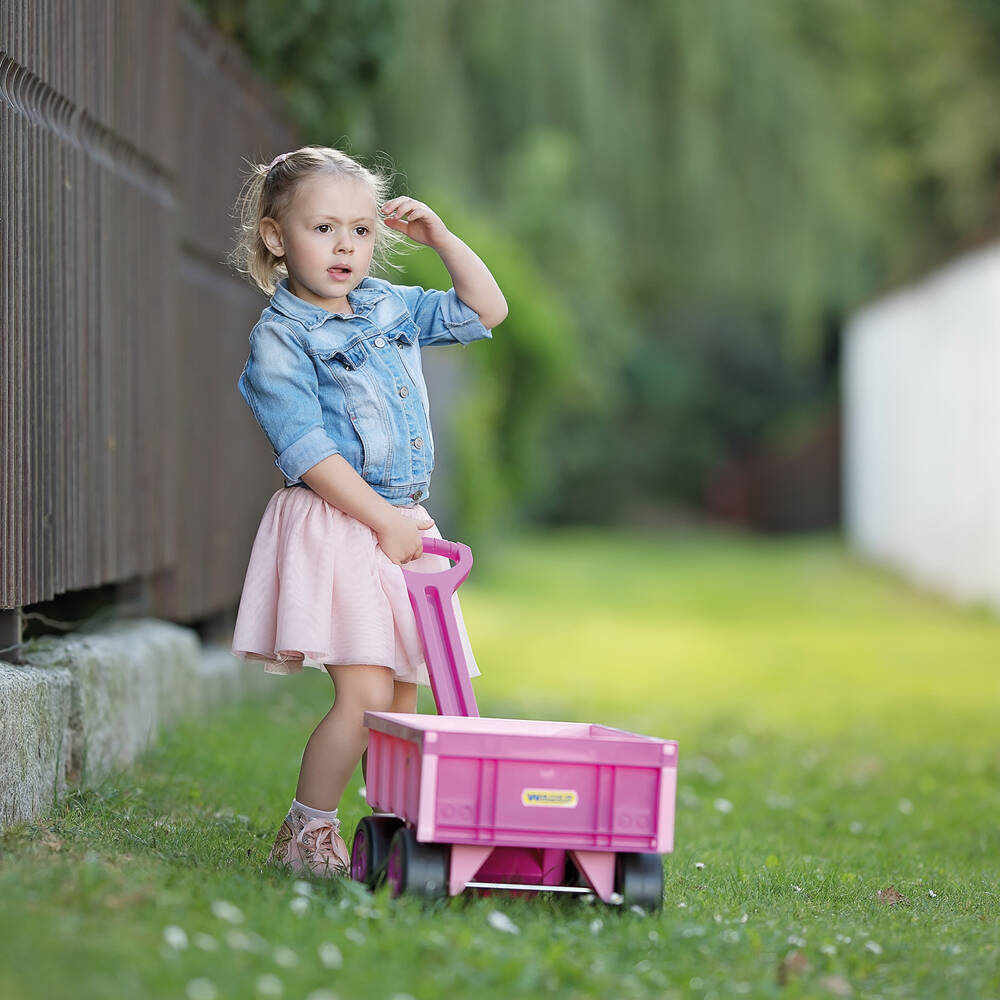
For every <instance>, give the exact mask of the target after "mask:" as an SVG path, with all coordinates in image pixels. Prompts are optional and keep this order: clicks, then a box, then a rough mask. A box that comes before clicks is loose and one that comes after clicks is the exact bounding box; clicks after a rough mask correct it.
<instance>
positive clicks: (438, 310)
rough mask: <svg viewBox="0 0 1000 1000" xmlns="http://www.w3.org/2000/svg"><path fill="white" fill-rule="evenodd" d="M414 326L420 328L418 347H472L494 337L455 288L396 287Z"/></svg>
mask: <svg viewBox="0 0 1000 1000" xmlns="http://www.w3.org/2000/svg"><path fill="white" fill-rule="evenodd" d="M395 287H396V291H397V292H399V293H400V294H401V295H402V297H403V301H404V302H406V307H407V308H408V309H409V310H410V314H411V315H412V316H413V319H414V322H416V324H417V326H418V327H419V328H420V343H421V345H433V344H471V343H472V342H473V341H474V340H489V339H490V338H492V336H493V334H492V333H491V332H490V331H489V330H488V329H486V327H485V326H483V322H482V320H481V319H480V318H479V313H477V312H476V310H475V309H473V308H472V307H471V306H469V305H466V304H465V303H464V302H463V301H462V300H461V299H460V298H459V297H458V293H457V292H456V291H455V289H454V288H449V289H448V291H447V292H442V291H441V290H440V289H437V288H421V287H420V286H419V285H396V286H395Z"/></svg>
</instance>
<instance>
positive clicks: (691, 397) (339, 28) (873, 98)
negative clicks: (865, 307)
mask: <svg viewBox="0 0 1000 1000" xmlns="http://www.w3.org/2000/svg"><path fill="white" fill-rule="evenodd" d="M199 3H200V5H201V6H202V7H203V8H204V9H206V10H208V11H209V13H210V15H211V16H212V17H213V19H214V20H215V21H216V23H218V24H219V25H220V26H221V27H222V28H223V29H224V30H227V31H228V32H229V33H230V34H232V35H233V37H235V38H237V39H238V40H239V41H240V42H241V44H243V46H244V47H245V48H246V50H247V52H248V53H249V54H250V56H251V58H252V59H253V60H254V61H255V62H256V63H257V65H258V66H259V67H260V69H261V71H262V72H263V73H264V74H265V75H266V76H268V77H269V78H270V79H272V80H273V81H275V83H276V84H278V86H279V87H280V88H281V89H282V91H283V92H284V93H286V95H287V96H288V98H289V100H290V101H291V103H292V107H293V108H294V109H295V113H296V115H297V117H298V118H299V120H300V122H301V124H302V125H303V127H304V128H305V129H306V131H307V133H308V134H310V135H311V136H313V137H315V139H316V141H329V142H337V141H338V137H343V136H347V137H349V147H348V148H351V149H352V151H353V152H356V153H373V152H374V151H376V150H379V149H390V150H392V151H393V156H394V158H395V159H396V160H397V161H398V162H399V163H405V164H406V167H407V173H406V174H405V175H403V176H402V177H401V182H402V183H403V185H404V189H405V190H406V191H408V192H411V193H413V194H414V195H415V196H416V197H421V193H422V192H428V191H432V190H433V191H447V192H448V193H449V195H450V196H451V199H450V203H451V204H452V205H453V206H455V210H456V211H458V212H459V213H461V206H462V205H468V206H470V207H474V210H475V215H476V217H477V218H478V219H483V220H486V221H487V222H488V224H489V225H492V226H493V227H495V229H496V231H497V232H502V233H504V234H506V235H507V236H509V238H510V239H509V241H508V242H505V243H504V244H503V245H504V246H505V247H506V249H503V250H500V249H499V245H500V244H499V242H498V244H497V246H498V250H497V252H498V253H501V254H504V255H505V254H510V255H511V258H512V259H511V260H510V261H505V260H501V259H496V260H493V259H490V260H489V261H488V262H489V263H490V264H491V265H494V264H495V265H496V266H497V267H498V268H499V269H503V268H504V267H505V265H509V266H507V273H509V274H514V273H516V272H517V269H520V273H522V274H528V273H530V272H531V271H534V273H535V274H536V275H537V276H538V279H539V281H538V283H537V285H536V286H535V287H536V289H539V290H541V289H544V295H545V296H546V299H547V301H549V302H550V303H554V302H557V301H558V302H560V303H561V305H560V306H559V307H558V308H555V307H554V306H549V305H547V306H545V308H543V309H542V310H541V311H540V312H539V314H538V315H539V316H544V317H546V319H544V320H539V321H540V322H541V321H544V322H559V323H562V324H565V327H566V328H565V329H564V330H562V331H559V333H558V334H554V335H553V336H554V337H555V339H554V341H553V343H561V344H563V345H564V348H563V349H564V350H568V349H572V351H573V352H575V355H576V357H577V358H578V360H581V361H582V362H583V367H582V370H581V371H580V372H579V373H578V374H576V375H574V376H573V380H571V381H573V386H574V388H573V389H572V390H571V391H569V392H564V393H562V394H560V395H559V396H558V399H559V404H558V406H557V407H551V406H550V407H548V408H547V409H546V407H537V408H535V410H534V412H536V413H538V414H541V413H543V412H544V413H547V416H546V417H545V418H544V419H543V418H542V417H539V418H538V419H537V420H535V421H531V420H529V421H526V422H520V421H518V420H514V419H505V416H504V414H505V408H506V407H510V406H515V405H516V406H518V407H520V406H522V405H524V397H523V396H522V397H520V398H519V399H517V400H515V399H514V398H513V397H511V396H510V395H509V392H508V389H505V388H503V386H504V385H506V386H508V387H509V386H510V385H511V384H512V382H511V375H510V371H509V370H506V369H504V368H503V365H501V366H500V367H499V368H498V370H497V373H496V379H497V386H496V388H495V391H494V392H493V393H492V395H490V394H487V395H484V399H485V398H487V396H489V398H492V399H493V400H494V404H491V406H492V408H491V407H487V410H489V411H490V412H493V413H495V419H496V420H497V421H498V422H499V423H498V433H499V434H500V435H501V438H503V440H504V441H505V442H506V443H505V444H504V445H503V446H498V450H497V452H496V454H498V455H500V454H504V453H505V454H507V455H508V461H509V456H510V455H511V454H512V453H513V452H514V451H515V450H516V449H518V448H522V447H524V442H525V433H526V432H525V430H524V428H525V427H532V428H533V430H532V431H531V438H532V441H533V446H534V449H537V448H544V449H546V452H547V455H548V461H547V462H546V463H545V465H546V468H545V476H544V477H543V478H544V479H545V480H546V481H547V482H548V483H549V484H550V488H549V491H548V499H547V500H545V499H544V498H541V497H540V496H539V495H538V493H537V490H535V491H534V492H532V491H530V490H529V491H528V492H531V495H532V501H531V507H532V510H533V512H534V513H535V514H544V515H545V516H550V517H559V518H569V517H574V516H582V515H586V516H594V512H596V511H599V510H602V511H604V512H605V514H607V511H608V506H609V500H610V499H611V498H612V497H613V496H614V494H615V490H616V487H615V484H616V483H631V484H633V487H635V486H636V485H638V484H643V487H642V488H644V489H646V490H648V491H650V492H651V493H652V495H653V496H654V497H662V496H664V495H667V494H670V495H674V496H679V497H682V498H685V499H687V500H689V501H694V502H696V501H697V500H698V489H699V487H698V482H699V480H700V479H703V478H704V477H706V476H707V475H708V474H709V473H710V471H711V469H712V467H713V465H716V464H718V463H721V462H723V461H725V460H727V459H732V458H739V457H740V456H741V455H748V454H750V453H752V452H754V451H755V450H760V449H762V448H767V447H768V442H769V441H770V440H771V439H772V438H773V437H774V436H775V435H779V434H780V433H781V431H782V428H784V427H786V426H787V424H788V422H789V420H796V419H798V420H800V421H801V420H805V419H807V416H808V415H809V414H815V413H817V412H818V411H819V410H822V409H823V407H829V406H830V405H832V404H833V401H834V400H835V397H836V384H835V378H836V370H835V367H834V366H832V365H831V364H830V362H831V358H833V357H834V355H833V353H832V352H831V350H830V344H831V342H832V341H831V338H835V335H836V323H835V321H834V322H831V317H833V318H834V319H835V317H837V316H838V315H843V314H844V313H845V312H846V311H848V310H850V309H851V308H853V307H855V306H856V305H858V304H859V303H861V302H863V301H864V300H865V299H867V298H869V297H871V296H873V295H875V294H877V293H878V292H879V291H881V290H882V289H884V288H886V287H887V286H889V285H892V284H895V283H898V282H900V281H903V280H906V279H907V278H908V277H910V276H912V275H914V274H916V273H918V272H919V271H921V270H922V269H924V268H926V267H928V266H930V265H931V264H933V263H934V262H936V261H937V260H939V259H940V258H941V257H942V256H943V255H946V254H948V253H950V252H954V250H955V249H956V248H957V247H961V246H963V245H965V244H966V243H967V242H969V241H970V240H975V239H981V238H982V237H983V235H984V234H986V233H996V232H997V231H998V230H1000V197H998V193H1000V185H998V179H1000V111H998V102H997V101H996V100H995V98H994V93H995V89H996V84H997V82H998V81H997V77H998V75H1000V71H998V69H997V67H998V66H1000V60H998V56H1000V4H997V3H996V2H995V0H918V2H917V3H914V2H912V0H879V2H878V3H870V2H866V0H812V2H810V3H802V2H801V0H766V2H760V3H747V2H746V0H710V2H707V3H706V2H705V0H671V2H669V3H656V2H649V0H616V2H614V3H611V2H610V0H496V2H493V3H488V4H470V3H464V2H461V0H421V2H420V3H413V2H405V0H352V2H351V3H350V4H347V3H344V2H340V0H324V2H320V0H313V2H308V0H298V2H295V3H291V2H276V0H199ZM459 221H460V220H459ZM459 231H461V230H459ZM523 287H524V288H527V287H528V284H524V285H523ZM538 294H542V292H541V291H539V292H538ZM522 308H523V307H522ZM530 329H531V326H530V324H528V325H527V326H526V327H525V331H527V330H530ZM498 339H499V338H498ZM529 339H530V338H529ZM566 345H571V348H568V347H566ZM539 370H540V371H549V372H553V373H554V372H555V371H557V368H551V367H548V368H546V367H545V366H542V368H540V369H539ZM482 378H484V379H488V378H489V374H488V373H486V372H484V373H482ZM483 384H484V386H485V384H486V383H485V382H484V383H483ZM525 384H526V386H530V388H526V389H525V390H524V391H525V392H528V393H540V394H543V395H544V394H545V393H546V391H547V390H546V387H545V385H544V383H543V382H542V381H541V380H538V379H535V380H526V382H525ZM484 391H485V390H484ZM796 415H798V417H796ZM817 419H818V418H817ZM535 453H536V451H534V450H533V451H532V454H535ZM505 478H506V477H505ZM511 481H516V482H523V483H525V484H527V479H518V477H516V476H515V477H513V479H512V480H511ZM525 489H527V485H525ZM524 496H527V493H525V494H524ZM523 498H524V497H522V500H523ZM511 499H512V501H516V500H517V499H518V498H517V497H516V496H515V497H512V498H511Z"/></svg>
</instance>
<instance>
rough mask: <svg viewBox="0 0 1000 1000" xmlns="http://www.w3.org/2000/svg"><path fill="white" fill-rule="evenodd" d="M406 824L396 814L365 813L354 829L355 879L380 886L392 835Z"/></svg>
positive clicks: (352, 851) (353, 861) (370, 886)
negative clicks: (366, 814)
mask: <svg viewBox="0 0 1000 1000" xmlns="http://www.w3.org/2000/svg"><path fill="white" fill-rule="evenodd" d="M402 825H403V821H402V820H401V819H399V818H398V817H396V816H365V818H364V819H363V820H361V822H360V823H359V824H358V828H357V830H355V831H354V844H353V845H352V847H351V878H353V879H354V880H355V882H364V883H365V885H367V886H368V888H369V889H376V888H377V887H378V886H379V885H380V884H381V883H382V881H383V880H384V879H385V862H386V859H387V858H388V857H389V844H390V842H391V841H392V835H393V834H394V833H395V832H396V831H397V830H398V829H399V828H400V827H401V826H402Z"/></svg>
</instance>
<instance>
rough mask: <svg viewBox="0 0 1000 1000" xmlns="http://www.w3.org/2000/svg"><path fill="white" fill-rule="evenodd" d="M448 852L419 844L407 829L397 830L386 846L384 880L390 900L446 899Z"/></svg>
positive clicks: (445, 849) (431, 845) (443, 847)
mask: <svg viewBox="0 0 1000 1000" xmlns="http://www.w3.org/2000/svg"><path fill="white" fill-rule="evenodd" d="M450 856H451V855H450V851H449V850H448V848H447V847H445V846H443V845H441V844H421V843H419V842H418V841H417V838H416V835H415V834H414V832H413V831H412V830H411V829H410V828H409V827H405V826H404V827H402V828H401V829H399V830H397V831H396V833H395V835H394V836H393V838H392V843H391V844H390V845H389V859H388V862H387V864H386V877H387V879H388V882H389V893H390V895H392V897H393V898H395V897H397V896H401V895H402V894H403V893H404V892H405V893H407V894H408V895H411V896H421V897H423V898H424V899H437V898H439V897H442V896H447V895H448V868H449V864H448V862H449V860H450Z"/></svg>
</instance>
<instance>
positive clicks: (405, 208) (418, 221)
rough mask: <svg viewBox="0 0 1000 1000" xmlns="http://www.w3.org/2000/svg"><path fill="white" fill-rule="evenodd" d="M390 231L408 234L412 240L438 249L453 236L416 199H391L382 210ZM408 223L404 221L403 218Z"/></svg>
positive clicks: (434, 215) (432, 213)
mask: <svg viewBox="0 0 1000 1000" xmlns="http://www.w3.org/2000/svg"><path fill="white" fill-rule="evenodd" d="M381 211H382V214H383V215H384V216H385V220H384V221H385V224H386V225H387V226H388V227H389V228H390V229H395V230H397V231H398V232H401V233H406V235H407V236H409V237H410V239H411V240H416V242H417V243H423V244H424V246H428V247H433V248H434V249H437V248H438V247H439V246H443V245H444V243H445V240H447V238H448V237H449V236H450V235H451V233H450V232H449V231H448V227H447V226H446V225H445V224H444V223H443V222H442V221H441V219H440V218H439V217H438V216H437V215H436V214H435V213H434V212H433V211H432V210H431V209H430V208H428V207H427V206H426V205H425V204H424V203H423V202H422V201H417V200H416V199H415V198H391V199H390V200H389V201H387V202H385V203H384V204H383V205H382V208H381ZM404 215H405V216H406V221H405V222H404V221H403V216H404Z"/></svg>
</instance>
